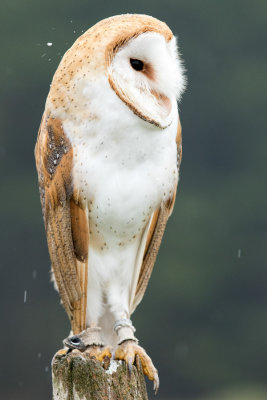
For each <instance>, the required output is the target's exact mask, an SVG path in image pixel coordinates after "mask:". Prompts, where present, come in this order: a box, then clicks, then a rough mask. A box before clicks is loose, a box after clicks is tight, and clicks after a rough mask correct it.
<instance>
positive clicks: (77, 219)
mask: <svg viewBox="0 0 267 400" xmlns="http://www.w3.org/2000/svg"><path fill="white" fill-rule="evenodd" d="M35 157H36V166H37V171H38V179H39V187H40V195H41V204H42V210H43V217H44V222H45V228H46V234H47V242H48V249H49V254H50V258H51V261H52V270H53V273H54V276H55V280H56V283H57V287H58V290H59V294H60V297H61V300H62V303H63V305H64V307H65V309H66V312H67V314H68V316H69V318H70V320H71V324H72V330H73V331H74V333H78V332H80V331H81V330H83V329H84V328H85V317H86V293H87V268H88V262H87V261H88V242H89V234H88V232H89V229H88V219H87V216H86V212H85V210H83V208H82V206H81V205H80V204H79V199H78V198H77V195H76V196H74V188H73V182H72V161H73V150H72V147H71V144H70V142H69V140H68V138H67V137H66V135H65V133H64V131H63V128H62V124H61V121H60V120H59V119H55V118H51V117H49V116H46V115H44V117H43V119H42V122H41V126H40V130H39V133H38V139H37V144H36V148H35Z"/></svg>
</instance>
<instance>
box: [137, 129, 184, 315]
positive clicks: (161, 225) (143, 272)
mask: <svg viewBox="0 0 267 400" xmlns="http://www.w3.org/2000/svg"><path fill="white" fill-rule="evenodd" d="M176 144H177V166H178V171H179V167H180V163H181V159H182V128H181V124H180V122H179V124H178V131H177V136H176ZM175 197H176V190H175V192H174V194H173V197H172V198H170V199H169V200H168V201H167V202H165V203H162V204H161V207H160V208H159V209H157V210H156V211H155V212H154V214H153V215H152V218H151V220H150V226H149V229H148V233H147V238H146V245H145V251H144V257H143V263H142V266H141V269H140V273H139V277H138V283H137V287H136V292H135V298H134V302H133V305H132V310H131V312H133V311H134V309H135V308H136V307H137V305H138V304H139V303H140V301H141V300H142V298H143V296H144V293H145V291H146V288H147V285H148V281H149V278H150V276H151V273H152V270H153V267H154V264H155V261H156V257H157V254H158V251H159V247H160V244H161V241H162V236H163V234H164V231H165V227H166V224H167V221H168V218H169V216H170V215H171V213H172V210H173V206H174V203H175Z"/></svg>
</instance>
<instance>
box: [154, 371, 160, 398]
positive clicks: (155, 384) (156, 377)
mask: <svg viewBox="0 0 267 400" xmlns="http://www.w3.org/2000/svg"><path fill="white" fill-rule="evenodd" d="M153 389H154V392H155V394H157V392H158V389H159V376H158V374H157V375H155V376H154V384H153Z"/></svg>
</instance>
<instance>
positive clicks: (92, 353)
mask: <svg viewBox="0 0 267 400" xmlns="http://www.w3.org/2000/svg"><path fill="white" fill-rule="evenodd" d="M84 354H86V355H87V356H88V357H90V358H93V359H95V360H98V361H99V362H100V363H101V364H103V367H104V369H108V367H109V364H110V359H111V358H112V348H111V347H110V346H106V347H103V346H95V345H92V346H88V347H87V349H86V350H85V352H84Z"/></svg>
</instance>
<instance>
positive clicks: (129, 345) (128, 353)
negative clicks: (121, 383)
mask: <svg viewBox="0 0 267 400" xmlns="http://www.w3.org/2000/svg"><path fill="white" fill-rule="evenodd" d="M136 357H139V359H140V362H141V365H142V368H143V372H144V374H145V375H146V376H147V377H148V378H149V379H150V380H152V381H154V390H155V393H157V391H158V388H159V377H158V371H157V369H156V368H155V367H154V365H153V362H152V360H151V358H150V357H149V356H148V355H147V353H146V351H145V350H144V349H143V348H142V347H140V346H139V345H138V344H137V343H136V342H135V341H133V340H127V341H125V342H123V343H121V344H120V345H118V347H117V349H116V352H115V359H117V360H124V361H125V362H126V364H127V368H128V371H129V373H130V374H131V372H132V366H133V363H134V362H135V359H136Z"/></svg>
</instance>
